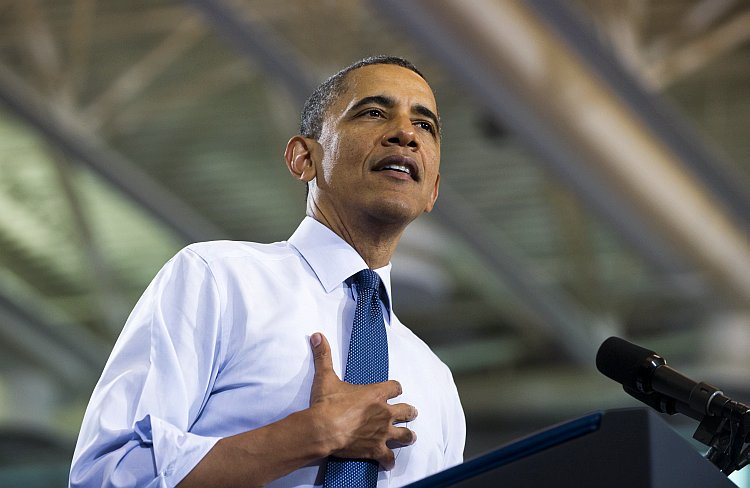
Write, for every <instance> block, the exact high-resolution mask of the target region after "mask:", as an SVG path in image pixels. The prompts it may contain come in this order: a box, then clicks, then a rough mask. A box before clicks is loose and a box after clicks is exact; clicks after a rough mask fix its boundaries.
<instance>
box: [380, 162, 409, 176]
mask: <svg viewBox="0 0 750 488" xmlns="http://www.w3.org/2000/svg"><path fill="white" fill-rule="evenodd" d="M383 169H392V170H394V171H400V172H402V173H407V174H411V170H410V169H409V167H408V166H406V165H403V164H388V165H386V166H383Z"/></svg>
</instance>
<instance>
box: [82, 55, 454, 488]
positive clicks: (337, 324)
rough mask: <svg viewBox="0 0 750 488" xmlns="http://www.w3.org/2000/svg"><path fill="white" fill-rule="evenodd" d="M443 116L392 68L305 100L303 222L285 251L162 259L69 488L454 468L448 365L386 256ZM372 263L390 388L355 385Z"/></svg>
mask: <svg viewBox="0 0 750 488" xmlns="http://www.w3.org/2000/svg"><path fill="white" fill-rule="evenodd" d="M437 114H438V111H437V105H436V102H435V99H434V96H433V94H432V90H431V89H430V87H429V85H428V84H427V82H426V81H425V80H424V78H423V77H422V75H421V73H419V71H418V70H417V69H416V68H414V66H413V65H411V63H409V62H408V61H405V60H402V59H400V58H393V57H374V58H367V59H365V60H362V61H360V62H358V63H355V64H353V65H351V66H349V67H348V68H345V69H344V70H342V71H341V72H339V73H338V74H336V75H334V76H333V77H331V78H330V79H329V80H327V81H326V82H324V83H323V84H322V85H321V87H319V88H318V89H317V90H316V92H315V93H313V95H312V96H311V97H310V99H309V100H308V102H307V103H306V104H305V108H304V109H303V115H302V125H301V135H298V136H295V137H293V138H292V139H291V140H290V141H289V143H288V144H287V148H286V152H285V159H286V162H287V166H288V168H289V171H290V172H291V174H292V175H293V176H294V177H295V178H298V179H300V180H301V181H303V182H305V183H306V184H307V186H308V197H307V209H306V213H307V217H306V218H305V220H304V221H303V222H302V223H301V224H300V226H299V228H298V229H297V230H296V231H295V233H294V234H293V235H292V237H291V238H290V239H289V240H288V241H285V242H280V243H275V244H255V243H247V242H229V241H223V242H209V243H200V244H194V245H191V246H188V247H187V248H185V249H183V250H182V251H181V252H180V253H178V254H177V255H176V256H175V257H174V258H173V259H172V260H170V261H169V262H168V263H167V264H166V265H165V267H164V268H163V269H162V270H161V271H160V272H159V274H158V275H157V277H156V278H155V279H154V281H153V282H152V283H151V284H150V285H149V287H148V289H147V290H146V292H145V293H144V295H143V297H142V298H141V299H140V300H139V302H138V304H137V305H136V307H135V309H134V310H133V312H132V314H131V316H130V317H129V318H128V322H127V324H126V325H125V328H124V329H123V332H122V334H121V336H120V338H119V339H118V341H117V344H116V345H115V347H114V350H113V352H112V355H111V357H110V359H109V361H108V362H107V365H106V366H105V369H104V372H103V374H102V377H101V379H100V380H99V383H98V384H97V386H96V389H95V390H94V393H93V395H92V399H91V402H90V404H89V407H88V409H87V411H86V415H85V417H84V421H83V426H82V428H81V434H80V436H79V439H78V444H77V446H76V452H75V454H74V459H73V465H72V467H71V475H70V485H71V486H87V487H89V486H96V487H100V486H118V487H119V486H149V487H151V486H153V487H157V486H158V487H171V486H177V485H179V486H180V487H183V488H184V487H188V488H189V487H194V486H196V487H212V486H221V487H229V486H244V487H247V486H263V485H269V486H320V485H322V484H323V479H324V475H325V466H326V462H327V459H328V458H329V457H333V458H344V459H370V460H374V461H377V462H378V463H379V465H380V466H381V469H380V470H379V472H378V475H377V486H379V487H385V486H402V485H404V484H408V483H410V482H412V481H416V480H418V479H421V478H423V477H425V476H427V475H429V474H432V473H434V472H437V471H440V470H442V469H445V468H447V467H450V466H452V465H455V464H457V463H459V462H461V460H462V455H463V454H462V453H463V446H464V437H465V423H464V416H463V411H462V409H461V405H460V402H459V399H458V394H457V392H456V388H455V385H454V383H453V379H452V377H451V374H450V371H449V370H448V368H447V367H446V366H445V365H444V364H443V363H442V362H440V360H439V359H438V358H437V357H436V356H435V355H434V354H433V353H432V352H431V351H430V350H429V348H428V347H427V346H426V345H425V344H424V343H423V342H422V341H421V340H419V339H418V338H417V337H416V336H414V334H412V333H411V332H410V331H409V330H408V329H407V328H406V327H404V325H403V324H401V322H400V321H399V320H398V318H397V317H396V315H395V314H394V312H393V310H392V309H391V291H390V259H391V256H392V255H393V252H394V251H395V249H396V245H397V244H398V240H399V238H400V236H401V234H402V233H403V231H404V229H405V228H406V226H407V225H408V224H409V223H410V222H411V221H412V220H414V219H415V218H416V217H418V216H419V215H420V214H421V213H423V212H429V211H430V210H431V209H432V207H433V205H434V203H435V200H436V198H437V195H438V185H439V163H440V121H439V118H438V115H437ZM368 268H369V269H372V270H374V271H375V272H376V273H377V275H378V277H379V278H380V280H381V282H382V288H381V289H382V290H383V291H384V293H382V294H381V298H382V303H381V304H380V305H381V307H382V311H383V321H384V323H385V331H386V335H387V346H388V360H389V363H388V378H389V380H388V381H385V382H382V383H375V384H367V385H354V384H349V383H346V382H343V381H341V380H340V378H342V377H343V371H344V368H345V362H346V358H347V350H348V346H349V339H350V336H351V330H352V320H353V317H354V308H355V303H356V298H357V296H356V295H357V290H356V288H355V287H353V286H352V276H353V275H354V274H356V273H357V272H359V271H360V270H363V269H368Z"/></svg>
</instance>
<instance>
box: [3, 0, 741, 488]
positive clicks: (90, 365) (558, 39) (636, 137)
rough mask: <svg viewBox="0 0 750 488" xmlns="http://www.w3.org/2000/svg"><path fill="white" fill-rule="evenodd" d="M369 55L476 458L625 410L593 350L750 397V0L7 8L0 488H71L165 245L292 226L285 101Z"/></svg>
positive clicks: (402, 305)
mask: <svg viewBox="0 0 750 488" xmlns="http://www.w3.org/2000/svg"><path fill="white" fill-rule="evenodd" d="M379 53H385V54H394V55H399V56H404V57H407V58H408V59H411V60H412V61H414V62H415V64H417V66H418V67H420V69H421V70H422V71H423V72H424V73H425V74H426V76H427V78H428V79H429V81H430V83H431V85H432V87H433V88H434V90H435V92H436V95H437V98H438V103H439V106H440V112H441V116H442V120H443V123H444V128H445V130H444V137H443V147H442V168H441V169H442V177H441V194H440V199H439V201H438V205H437V208H436V210H435V211H434V212H433V213H431V214H430V215H428V216H425V217H424V218H423V219H421V220H419V221H417V222H415V223H414V224H413V225H412V226H411V227H410V228H409V230H408V231H407V234H406V235H405V236H404V238H403V240H402V243H401V245H400V248H399V250H398V254H397V256H396V257H395V258H394V260H393V261H394V269H393V280H394V283H393V288H394V294H395V297H394V301H395V303H394V308H395V311H396V313H397V314H398V315H399V317H400V318H401V320H402V321H403V322H404V323H406V324H407V325H409V326H410V327H411V328H412V329H413V330H414V331H415V332H416V333H417V334H418V335H420V336H421V337H422V338H423V339H424V340H426V341H427V342H428V343H429V344H430V345H431V346H432V347H433V349H434V350H435V352H436V353H437V354H438V355H439V356H440V357H441V358H443V360H444V361H445V362H446V363H448V364H449V365H450V366H451V368H452V370H453V373H454V376H455V379H456V383H457V385H458V388H459V391H460V393H461V396H462V401H463V405H464V408H465V411H466V415H467V422H468V428H469V432H468V439H467V447H466V455H467V457H472V456H475V455H478V454H479V453H482V452H484V451H486V450H489V449H491V448H492V447H494V446H497V445H499V444H501V443H503V442H507V441H509V440H511V439H514V438H516V437H518V436H520V435H524V434H528V433H530V432H533V431H535V430H537V429H540V428H542V427H544V426H547V425H550V424H552V423H555V422H559V421H562V420H565V419H569V418H572V417H576V416H580V415H583V414H585V413H588V412H590V411H593V410H599V409H607V408H614V407H623V406H634V405H636V402H635V400H632V399H630V398H629V397H628V396H627V395H626V394H625V393H624V392H623V391H622V389H621V388H620V386H619V385H617V384H615V383H614V382H612V381H610V380H608V379H606V378H604V377H602V376H601V375H600V374H599V373H598V372H597V371H596V369H595V367H594V356H595V354H596V350H597V348H598V346H599V344H600V343H601V342H602V341H603V340H604V339H605V338H606V337H608V336H610V335H618V336H621V337H624V338H627V339H629V340H631V341H634V342H636V343H638V344H640V345H642V346H644V347H647V348H650V349H654V350H656V351H657V352H659V353H661V354H662V355H663V356H664V357H666V358H667V360H668V361H669V363H670V365H672V366H673V367H675V368H676V369H678V370H680V371H682V372H684V373H687V374H689V375H690V376H692V377H694V378H695V379H698V380H706V381H708V382H710V383H713V384H716V385H718V386H721V387H722V388H723V389H724V391H725V392H726V393H728V394H730V396H733V397H734V398H735V399H737V400H743V401H745V402H747V401H750V378H749V377H748V374H747V372H748V371H750V369H749V368H750V354H748V351H750V240H749V239H748V230H749V229H750V189H749V188H750V185H748V182H749V180H750V2H748V1H747V0H575V1H573V0H571V1H565V2H563V1H553V0H526V1H521V0H508V1H502V0H469V1H457V0H454V1H451V0H433V1H430V0H411V1H404V0H379V1H378V0H372V1H365V0H347V1H343V0H342V1H334V0H316V1H312V0H298V1H271V0H190V1H178V0H131V1H127V0H0V102H1V103H0V484H2V485H3V486H26V487H28V486H40V487H42V486H44V487H53V486H60V487H62V486H65V485H66V483H67V471H68V468H69V462H70V457H71V455H72V449H73V446H74V443H75V438H76V435H77V431H78V429H79V427H80V422H81V418H82V416H83V412H84V409H85V407H86V403H87V401H88V398H89V395H90V393H91V390H92V389H93V386H94V384H95V382H96V380H97V379H98V376H99V374H100V372H101V369H102V367H103V365H104V362H105V361H106V358H107V356H108V354H109V351H110V349H111V347H112V345H113V344H114V341H115V339H116V338H117V336H118V334H119V331H120V330H121V328H122V325H123V323H124V321H125V319H126V318H127V315H128V313H129V311H130V309H131V308H132V307H133V305H134V303H135V301H136V300H137V299H138V297H139V296H140V294H141V293H142V291H143V290H144V288H145V287H146V285H147V284H148V282H149V281H150V280H151V278H152V277H153V276H154V275H155V273H156V272H157V271H158V269H159V268H160V267H161V266H162V265H163V263H164V262H165V261H166V260H168V259H169V258H170V257H171V256H172V255H173V254H174V253H175V252H176V251H178V250H179V249H180V248H181V247H183V246H184V245H186V244H187V243H189V242H194V241H200V240H213V239H225V238H228V239H237V240H249V241H260V242H265V241H278V240H284V239H286V238H287V237H288V236H289V235H290V234H291V232H292V231H293V230H294V229H295V228H296V226H297V224H298V222H299V221H300V220H301V219H302V217H303V216H304V198H305V196H304V188H303V186H302V185H301V184H300V183H299V182H297V181H295V180H293V179H292V178H291V177H290V176H289V174H288V172H287V170H286V167H285V165H284V162H283V157H282V156H283V150H284V146H285V144H286V141H287V140H288V138H289V137H290V136H292V135H294V134H295V133H296V131H297V124H298V113H299V110H300V108H301V105H302V102H303V101H304V99H305V98H306V97H307V95H308V94H309V92H310V91H311V90H312V89H313V87H314V86H315V85H316V84H317V83H318V82H320V81H322V80H323V79H324V78H326V77H327V76H328V75H330V74H332V73H333V72H335V71H337V70H338V69H339V68H341V67H343V66H345V65H347V64H349V63H350V62H352V61H354V60H357V59H359V58H362V57H364V56H367V55H372V54H379ZM668 420H669V421H670V422H671V424H672V425H673V426H674V427H675V429H677V430H678V431H679V432H680V433H682V434H684V435H685V436H686V437H690V436H691V435H692V433H693V431H694V430H695V427H697V425H696V424H695V423H693V422H692V421H687V420H685V419H672V418H670V419H668ZM743 475H744V473H743V472H740V473H739V474H738V476H737V477H736V480H737V483H739V484H741V485H742V486H745V482H744V481H743V480H742V477H743ZM747 486H750V485H747Z"/></svg>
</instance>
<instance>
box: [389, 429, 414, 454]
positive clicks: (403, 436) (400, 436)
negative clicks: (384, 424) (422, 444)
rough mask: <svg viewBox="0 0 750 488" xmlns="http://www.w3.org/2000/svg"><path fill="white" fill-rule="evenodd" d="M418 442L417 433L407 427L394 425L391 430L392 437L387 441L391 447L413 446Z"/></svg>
mask: <svg viewBox="0 0 750 488" xmlns="http://www.w3.org/2000/svg"><path fill="white" fill-rule="evenodd" d="M415 442H417V433H416V432H414V431H413V430H411V429H407V428H406V427H393V428H392V429H391V431H390V439H389V440H388V441H387V442H386V443H385V444H386V446H388V447H390V448H391V449H395V448H397V447H405V446H411V445H412V444H414V443H415Z"/></svg>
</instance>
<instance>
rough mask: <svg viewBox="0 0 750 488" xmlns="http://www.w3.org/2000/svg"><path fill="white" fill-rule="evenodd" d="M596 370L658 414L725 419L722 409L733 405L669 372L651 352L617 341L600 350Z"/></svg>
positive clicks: (708, 387)
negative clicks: (680, 414)
mask: <svg viewBox="0 0 750 488" xmlns="http://www.w3.org/2000/svg"><path fill="white" fill-rule="evenodd" d="M596 368H597V369H598V370H599V371H600V372H601V373H602V374H603V375H605V376H607V377H609V378H611V379H613V380H615V381H617V382H618V383H620V384H622V386H623V389H624V390H625V391H626V392H627V393H628V394H630V395H632V396H633V397H635V398H637V399H638V400H640V401H642V402H644V403H646V404H647V405H649V406H651V407H653V408H655V409H656V410H658V411H660V412H664V413H668V414H673V413H675V412H680V413H682V414H685V415H688V416H690V417H692V418H694V419H696V420H702V419H703V417H705V416H706V415H712V416H714V415H715V416H720V417H721V416H724V415H726V414H727V412H726V411H725V410H724V409H725V407H728V406H731V407H733V406H734V405H730V403H731V404H735V403H736V402H733V401H731V400H730V399H729V398H727V397H726V396H724V393H723V392H722V391H721V390H719V389H718V388H716V387H715V386H711V385H709V384H708V383H704V382H702V381H701V382H696V381H693V380H691V379H690V378H687V377H685V376H683V375H682V374H680V373H678V372H677V371H675V370H674V369H672V368H670V367H669V366H667V362H666V361H665V360H664V358H662V357H661V356H659V355H658V354H656V353H655V352H654V351H650V350H648V349H645V348H643V347H640V346H637V345H635V344H632V343H630V342H628V341H626V340H624V339H620V338H619V337H610V338H609V339H607V340H606V341H604V342H603V343H602V345H601V346H600V347H599V352H598V353H597V354H596Z"/></svg>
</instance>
